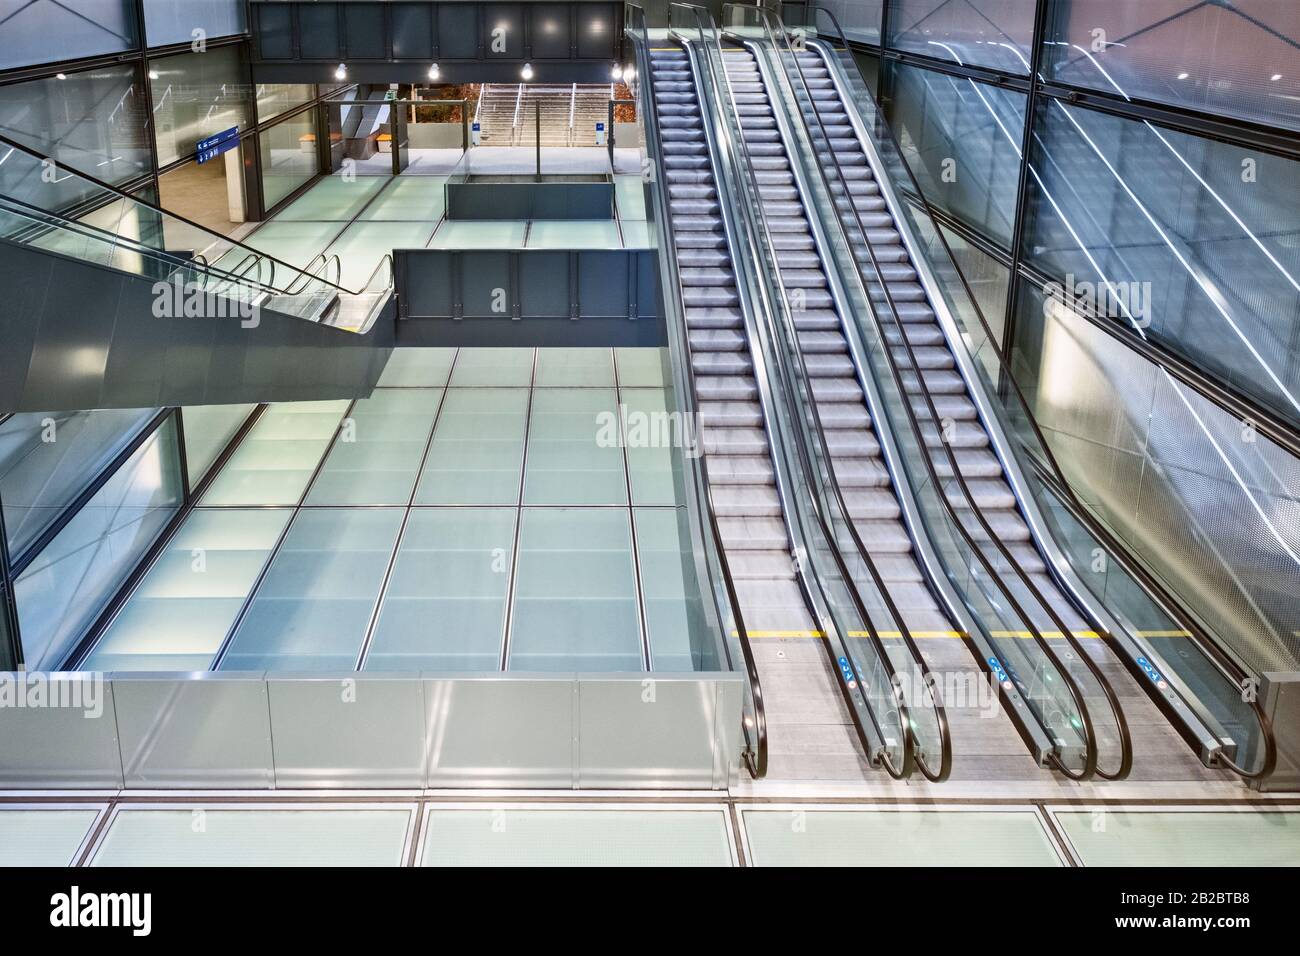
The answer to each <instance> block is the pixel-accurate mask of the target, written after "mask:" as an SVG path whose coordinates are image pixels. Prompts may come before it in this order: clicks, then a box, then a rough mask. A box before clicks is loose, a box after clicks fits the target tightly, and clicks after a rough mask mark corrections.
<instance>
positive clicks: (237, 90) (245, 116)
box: [149, 46, 253, 166]
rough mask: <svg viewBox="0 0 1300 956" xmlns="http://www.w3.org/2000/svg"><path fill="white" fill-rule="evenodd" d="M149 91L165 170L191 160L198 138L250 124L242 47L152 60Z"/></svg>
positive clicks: (248, 91)
mask: <svg viewBox="0 0 1300 956" xmlns="http://www.w3.org/2000/svg"><path fill="white" fill-rule="evenodd" d="M149 89H150V93H151V94H152V97H153V117H154V123H155V136H156V137H157V140H158V163H159V164H160V165H163V166H165V165H167V164H168V163H173V162H175V161H176V160H178V159H186V158H189V157H191V156H193V155H194V147H195V144H196V143H198V141H199V140H201V139H205V138H206V137H209V136H212V135H214V134H216V133H220V132H222V131H223V130H227V129H230V128H231V127H232V126H234V127H239V128H240V129H245V128H247V127H248V126H251V125H252V123H253V109H252V99H253V94H252V87H251V85H250V84H249V83H248V82H247V81H246V71H245V67H244V65H243V49H242V47H240V46H222V47H214V48H213V49H210V50H207V51H206V52H203V53H179V54H177V55H175V56H166V57H159V58H157V59H152V60H150V61H149Z"/></svg>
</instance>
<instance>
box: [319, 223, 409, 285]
mask: <svg viewBox="0 0 1300 956" xmlns="http://www.w3.org/2000/svg"><path fill="white" fill-rule="evenodd" d="M433 225H434V224H433V223H432V222H354V223H352V225H350V226H348V227H347V229H345V230H344V232H343V235H341V236H339V237H338V239H336V240H335V241H334V243H333V244H332V245H330V247H329V248H328V249H327V250H326V252H327V253H328V254H329V255H337V256H338V257H339V263H340V265H341V267H342V268H341V271H340V276H341V279H340V282H339V285H341V286H343V288H345V289H354V290H360V289H364V288H365V287H366V284H367V283H368V282H369V281H370V277H371V276H372V275H374V272H375V267H376V266H378V265H379V261H380V260H381V259H383V257H384V256H386V255H389V254H390V253H392V251H393V250H394V249H423V248H424V246H425V243H427V242H428V241H429V237H430V236H431V235H433ZM385 268H387V267H385Z"/></svg>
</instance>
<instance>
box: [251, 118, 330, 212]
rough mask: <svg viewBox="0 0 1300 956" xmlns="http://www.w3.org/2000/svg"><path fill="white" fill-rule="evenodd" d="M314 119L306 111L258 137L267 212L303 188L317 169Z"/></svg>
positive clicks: (264, 201)
mask: <svg viewBox="0 0 1300 956" xmlns="http://www.w3.org/2000/svg"><path fill="white" fill-rule="evenodd" d="M314 117H315V114H314V113H313V111H312V110H305V111H304V112H302V113H298V114H296V115H294V116H290V117H289V118H288V119H286V120H282V121H281V122H279V123H276V124H275V125H274V126H272V127H271V128H270V129H268V130H263V131H262V132H261V133H259V134H258V148H259V149H260V150H261V152H262V202H263V204H264V205H265V207H266V208H267V209H270V208H271V207H273V206H274V205H275V204H276V203H278V202H279V201H280V200H282V199H284V198H285V197H286V196H288V195H289V194H290V193H292V192H293V191H294V190H295V189H298V188H299V187H301V186H304V185H306V184H307V183H308V182H310V181H311V178H312V177H313V176H315V175H316V173H317V171H318V170H319V168H320V166H319V163H318V162H317V159H316V124H315V121H314Z"/></svg>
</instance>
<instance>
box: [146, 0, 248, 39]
mask: <svg viewBox="0 0 1300 956" xmlns="http://www.w3.org/2000/svg"><path fill="white" fill-rule="evenodd" d="M144 26H145V36H146V38H147V39H148V42H149V46H151V47H155V46H166V45H168V44H171V43H190V44H198V43H202V42H205V41H206V40H208V39H213V38H216V37H224V36H231V35H233V34H236V33H243V32H245V31H246V30H247V29H248V18H247V17H246V16H245V15H244V0H144Z"/></svg>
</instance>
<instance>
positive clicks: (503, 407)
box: [415, 388, 528, 505]
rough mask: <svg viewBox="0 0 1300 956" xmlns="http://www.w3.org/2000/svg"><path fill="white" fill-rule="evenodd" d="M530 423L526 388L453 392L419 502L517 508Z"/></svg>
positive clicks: (447, 400) (436, 430) (435, 438)
mask: <svg viewBox="0 0 1300 956" xmlns="http://www.w3.org/2000/svg"><path fill="white" fill-rule="evenodd" d="M527 424H528V389H526V388H451V389H448V390H447V397H446V398H445V399H444V400H443V406H442V411H441V412H440V413H439V415H438V424H437V427H436V428H434V431H433V441H432V443H431V444H430V445H429V454H428V457H427V458H426V459H425V462H424V471H423V473H422V474H421V476H420V485H419V488H418V489H417V490H416V493H415V503H416V504H421V505H515V504H518V502H519V481H520V477H521V472H522V470H523V463H524V431H525V428H526V427H527Z"/></svg>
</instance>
